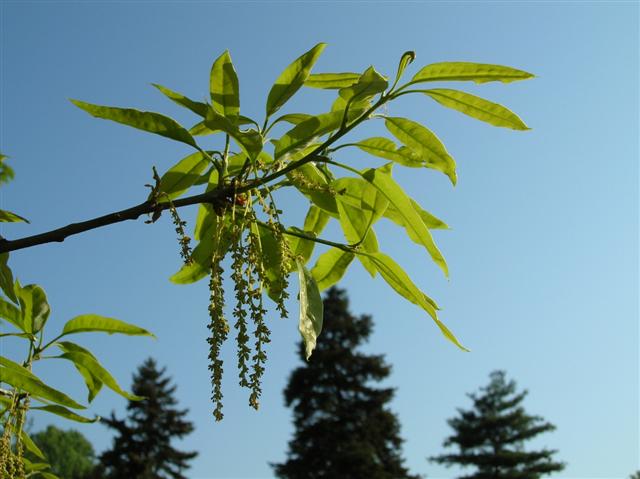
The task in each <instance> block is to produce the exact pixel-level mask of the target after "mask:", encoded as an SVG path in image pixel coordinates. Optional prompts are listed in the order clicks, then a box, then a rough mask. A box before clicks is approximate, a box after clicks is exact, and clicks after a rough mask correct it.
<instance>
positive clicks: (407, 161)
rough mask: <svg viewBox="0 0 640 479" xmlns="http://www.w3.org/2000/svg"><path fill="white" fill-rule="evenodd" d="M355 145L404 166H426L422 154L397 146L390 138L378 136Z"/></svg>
mask: <svg viewBox="0 0 640 479" xmlns="http://www.w3.org/2000/svg"><path fill="white" fill-rule="evenodd" d="M354 145H355V146H357V147H358V148H360V149H361V150H362V151H365V152H367V153H369V154H370V155H374V156H377V157H379V158H384V159H385V160H390V161H394V162H396V163H399V164H401V165H403V166H408V167H411V168H420V167H424V162H423V161H422V160H421V159H420V155H418V154H417V153H416V152H414V151H413V150H411V149H410V148H406V147H404V148H402V147H401V148H397V147H396V144H395V143H394V142H393V141H391V140H389V139H388V138H384V137H381V136H376V137H373V138H367V139H366V140H362V141H359V142H358V143H354Z"/></svg>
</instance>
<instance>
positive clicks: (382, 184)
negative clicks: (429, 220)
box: [362, 167, 449, 276]
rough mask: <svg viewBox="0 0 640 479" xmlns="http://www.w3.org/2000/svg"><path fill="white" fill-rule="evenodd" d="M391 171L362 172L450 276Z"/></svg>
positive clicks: (383, 169)
mask: <svg viewBox="0 0 640 479" xmlns="http://www.w3.org/2000/svg"><path fill="white" fill-rule="evenodd" d="M390 173H391V171H390V167H384V168H379V169H373V168H370V169H368V170H365V171H364V172H363V173H362V177H363V178H364V179H365V180H367V181H369V182H370V183H371V184H372V185H373V186H375V187H376V188H377V189H378V190H379V191H380V193H382V195H384V197H385V198H387V200H388V201H389V204H390V205H393V206H394V207H395V209H396V210H397V212H398V214H399V215H400V216H401V217H402V219H403V221H404V225H405V228H406V229H407V231H411V232H410V235H413V236H414V237H415V238H417V239H419V241H420V244H421V245H422V246H424V247H425V249H426V250H427V251H428V252H429V254H430V255H431V258H432V259H433V261H434V262H435V263H436V264H437V265H438V266H439V267H440V269H442V271H443V272H444V274H445V275H446V276H448V275H449V270H448V268H447V263H446V261H445V260H444V257H443V256H442V253H440V250H439V249H438V247H437V246H436V244H435V242H434V241H433V237H432V236H431V233H430V232H429V230H428V229H427V227H426V226H425V224H424V222H423V221H422V218H420V215H419V214H418V212H417V211H416V210H415V208H414V207H413V205H412V203H411V198H409V196H407V194H406V193H405V192H404V190H403V189H402V187H401V186H400V185H398V183H396V182H395V181H394V180H393V178H392V177H391V174H390Z"/></svg>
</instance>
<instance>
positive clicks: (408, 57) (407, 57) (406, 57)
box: [393, 51, 416, 87]
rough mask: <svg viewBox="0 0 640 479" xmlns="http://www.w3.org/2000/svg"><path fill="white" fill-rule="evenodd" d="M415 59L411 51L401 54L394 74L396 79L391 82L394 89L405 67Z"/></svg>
mask: <svg viewBox="0 0 640 479" xmlns="http://www.w3.org/2000/svg"><path fill="white" fill-rule="evenodd" d="M415 59H416V53H415V52H412V51H407V52H404V53H403V54H402V56H401V57H400V63H399V64H398V71H397V72H396V79H395V80H394V82H393V86H394V87H395V86H396V84H397V83H398V80H400V77H402V74H403V73H404V71H405V69H406V68H407V66H409V65H410V64H411V63H412V62H413V61H414V60H415Z"/></svg>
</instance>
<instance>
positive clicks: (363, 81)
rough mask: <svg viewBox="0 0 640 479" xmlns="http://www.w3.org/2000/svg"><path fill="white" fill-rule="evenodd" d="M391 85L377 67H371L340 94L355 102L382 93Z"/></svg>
mask: <svg viewBox="0 0 640 479" xmlns="http://www.w3.org/2000/svg"><path fill="white" fill-rule="evenodd" d="M387 86H389V84H388V82H387V79H386V78H385V77H384V76H382V75H380V73H378V72H377V71H376V69H375V68H373V67H369V68H367V69H366V70H365V72H364V73H363V74H362V75H361V76H360V78H359V79H358V81H357V82H356V83H354V84H353V85H351V86H349V87H346V88H342V89H341V90H340V92H339V94H340V96H341V97H342V98H344V99H345V100H348V101H350V102H353V101H355V100H364V99H366V98H371V97H373V96H374V95H377V94H378V93H382V92H383V91H385V90H386V89H387Z"/></svg>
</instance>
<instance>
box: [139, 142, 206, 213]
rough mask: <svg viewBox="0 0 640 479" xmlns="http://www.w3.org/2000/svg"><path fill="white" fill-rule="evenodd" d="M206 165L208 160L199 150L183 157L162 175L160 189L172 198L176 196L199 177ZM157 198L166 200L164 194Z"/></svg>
mask: <svg viewBox="0 0 640 479" xmlns="http://www.w3.org/2000/svg"><path fill="white" fill-rule="evenodd" d="M208 165H209V160H208V159H207V158H206V157H205V155H204V153H202V152H200V151H196V152H195V153H193V154H191V155H189V156H187V157H186V158H183V159H182V160H180V161H179V162H178V163H176V164H175V165H173V166H172V167H171V168H170V169H169V170H168V171H167V172H166V173H165V174H164V175H162V178H160V191H161V192H162V193H166V194H167V195H168V196H169V198H170V199H172V200H174V199H176V198H178V197H179V196H180V195H182V194H183V193H184V192H185V191H187V190H188V189H189V188H191V186H193V185H194V184H195V183H196V182H197V181H198V180H199V179H200V174H201V173H202V172H203V171H204V170H205V169H206V168H207V166H208ZM149 198H151V195H149ZM158 199H159V201H160V202H162V201H166V200H167V198H166V196H164V195H160V197H159V198H158Z"/></svg>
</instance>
